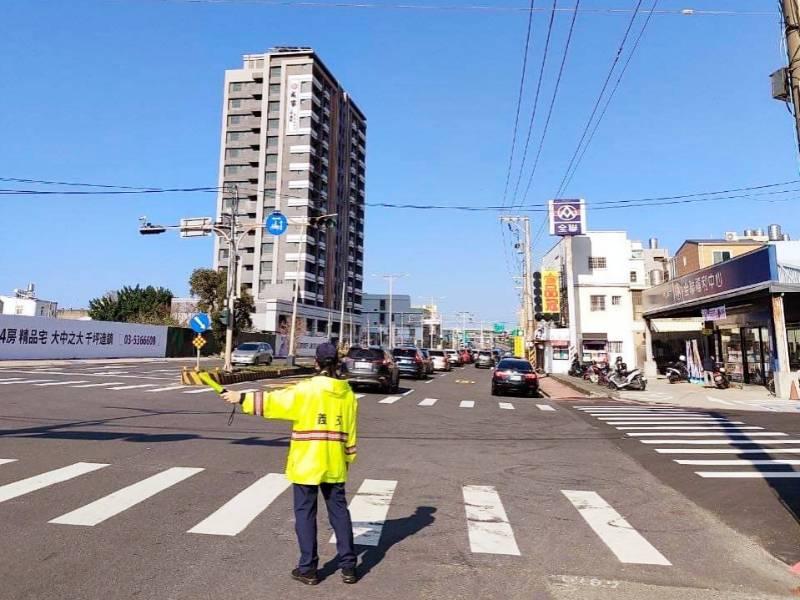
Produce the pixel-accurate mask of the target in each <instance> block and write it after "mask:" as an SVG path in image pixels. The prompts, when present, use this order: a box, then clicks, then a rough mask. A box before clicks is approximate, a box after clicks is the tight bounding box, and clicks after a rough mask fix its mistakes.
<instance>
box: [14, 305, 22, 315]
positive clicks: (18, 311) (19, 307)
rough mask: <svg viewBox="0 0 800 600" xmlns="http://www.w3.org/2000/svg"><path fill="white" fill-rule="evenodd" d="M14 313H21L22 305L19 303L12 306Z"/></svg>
mask: <svg viewBox="0 0 800 600" xmlns="http://www.w3.org/2000/svg"><path fill="white" fill-rule="evenodd" d="M14 313H16V314H18V315H21V314H22V305H21V304H17V306H16V307H14Z"/></svg>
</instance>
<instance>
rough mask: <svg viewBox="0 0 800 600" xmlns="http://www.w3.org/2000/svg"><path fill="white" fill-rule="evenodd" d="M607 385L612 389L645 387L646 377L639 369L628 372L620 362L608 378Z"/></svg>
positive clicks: (643, 388)
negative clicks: (619, 366)
mask: <svg viewBox="0 0 800 600" xmlns="http://www.w3.org/2000/svg"><path fill="white" fill-rule="evenodd" d="M608 387H609V388H610V389H612V390H641V391H644V390H645V389H647V379H645V377H644V376H643V375H642V372H641V371H640V370H639V369H633V370H632V371H630V372H628V371H627V369H626V368H625V365H624V363H622V368H618V369H617V370H616V371H615V372H614V374H613V375H611V376H610V377H609V378H608Z"/></svg>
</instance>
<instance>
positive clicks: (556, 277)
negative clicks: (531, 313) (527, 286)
mask: <svg viewBox="0 0 800 600" xmlns="http://www.w3.org/2000/svg"><path fill="white" fill-rule="evenodd" d="M542 309H543V311H544V312H546V313H552V314H560V313H561V273H560V272H559V271H554V270H550V269H548V270H543V271H542Z"/></svg>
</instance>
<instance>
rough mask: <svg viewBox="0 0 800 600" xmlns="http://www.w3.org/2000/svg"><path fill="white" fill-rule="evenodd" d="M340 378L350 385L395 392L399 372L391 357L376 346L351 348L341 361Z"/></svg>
mask: <svg viewBox="0 0 800 600" xmlns="http://www.w3.org/2000/svg"><path fill="white" fill-rule="evenodd" d="M342 377H343V378H344V379H347V380H348V381H349V382H350V383H351V384H352V385H356V384H360V383H363V384H371V385H378V386H380V387H381V389H382V390H383V391H384V392H396V391H397V389H398V387H399V383H400V371H399V370H398V368H397V364H396V363H395V361H394V359H393V358H392V355H391V354H389V353H388V352H387V351H386V350H384V349H383V348H379V347H377V346H374V347H369V348H361V347H359V346H353V347H352V348H350V350H348V351H347V356H345V357H344V358H343V359H342Z"/></svg>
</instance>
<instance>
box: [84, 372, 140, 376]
mask: <svg viewBox="0 0 800 600" xmlns="http://www.w3.org/2000/svg"><path fill="white" fill-rule="evenodd" d="M129 373H130V371H101V372H100V373H87V375H111V376H112V377H115V376H117V375H128V374H129Z"/></svg>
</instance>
